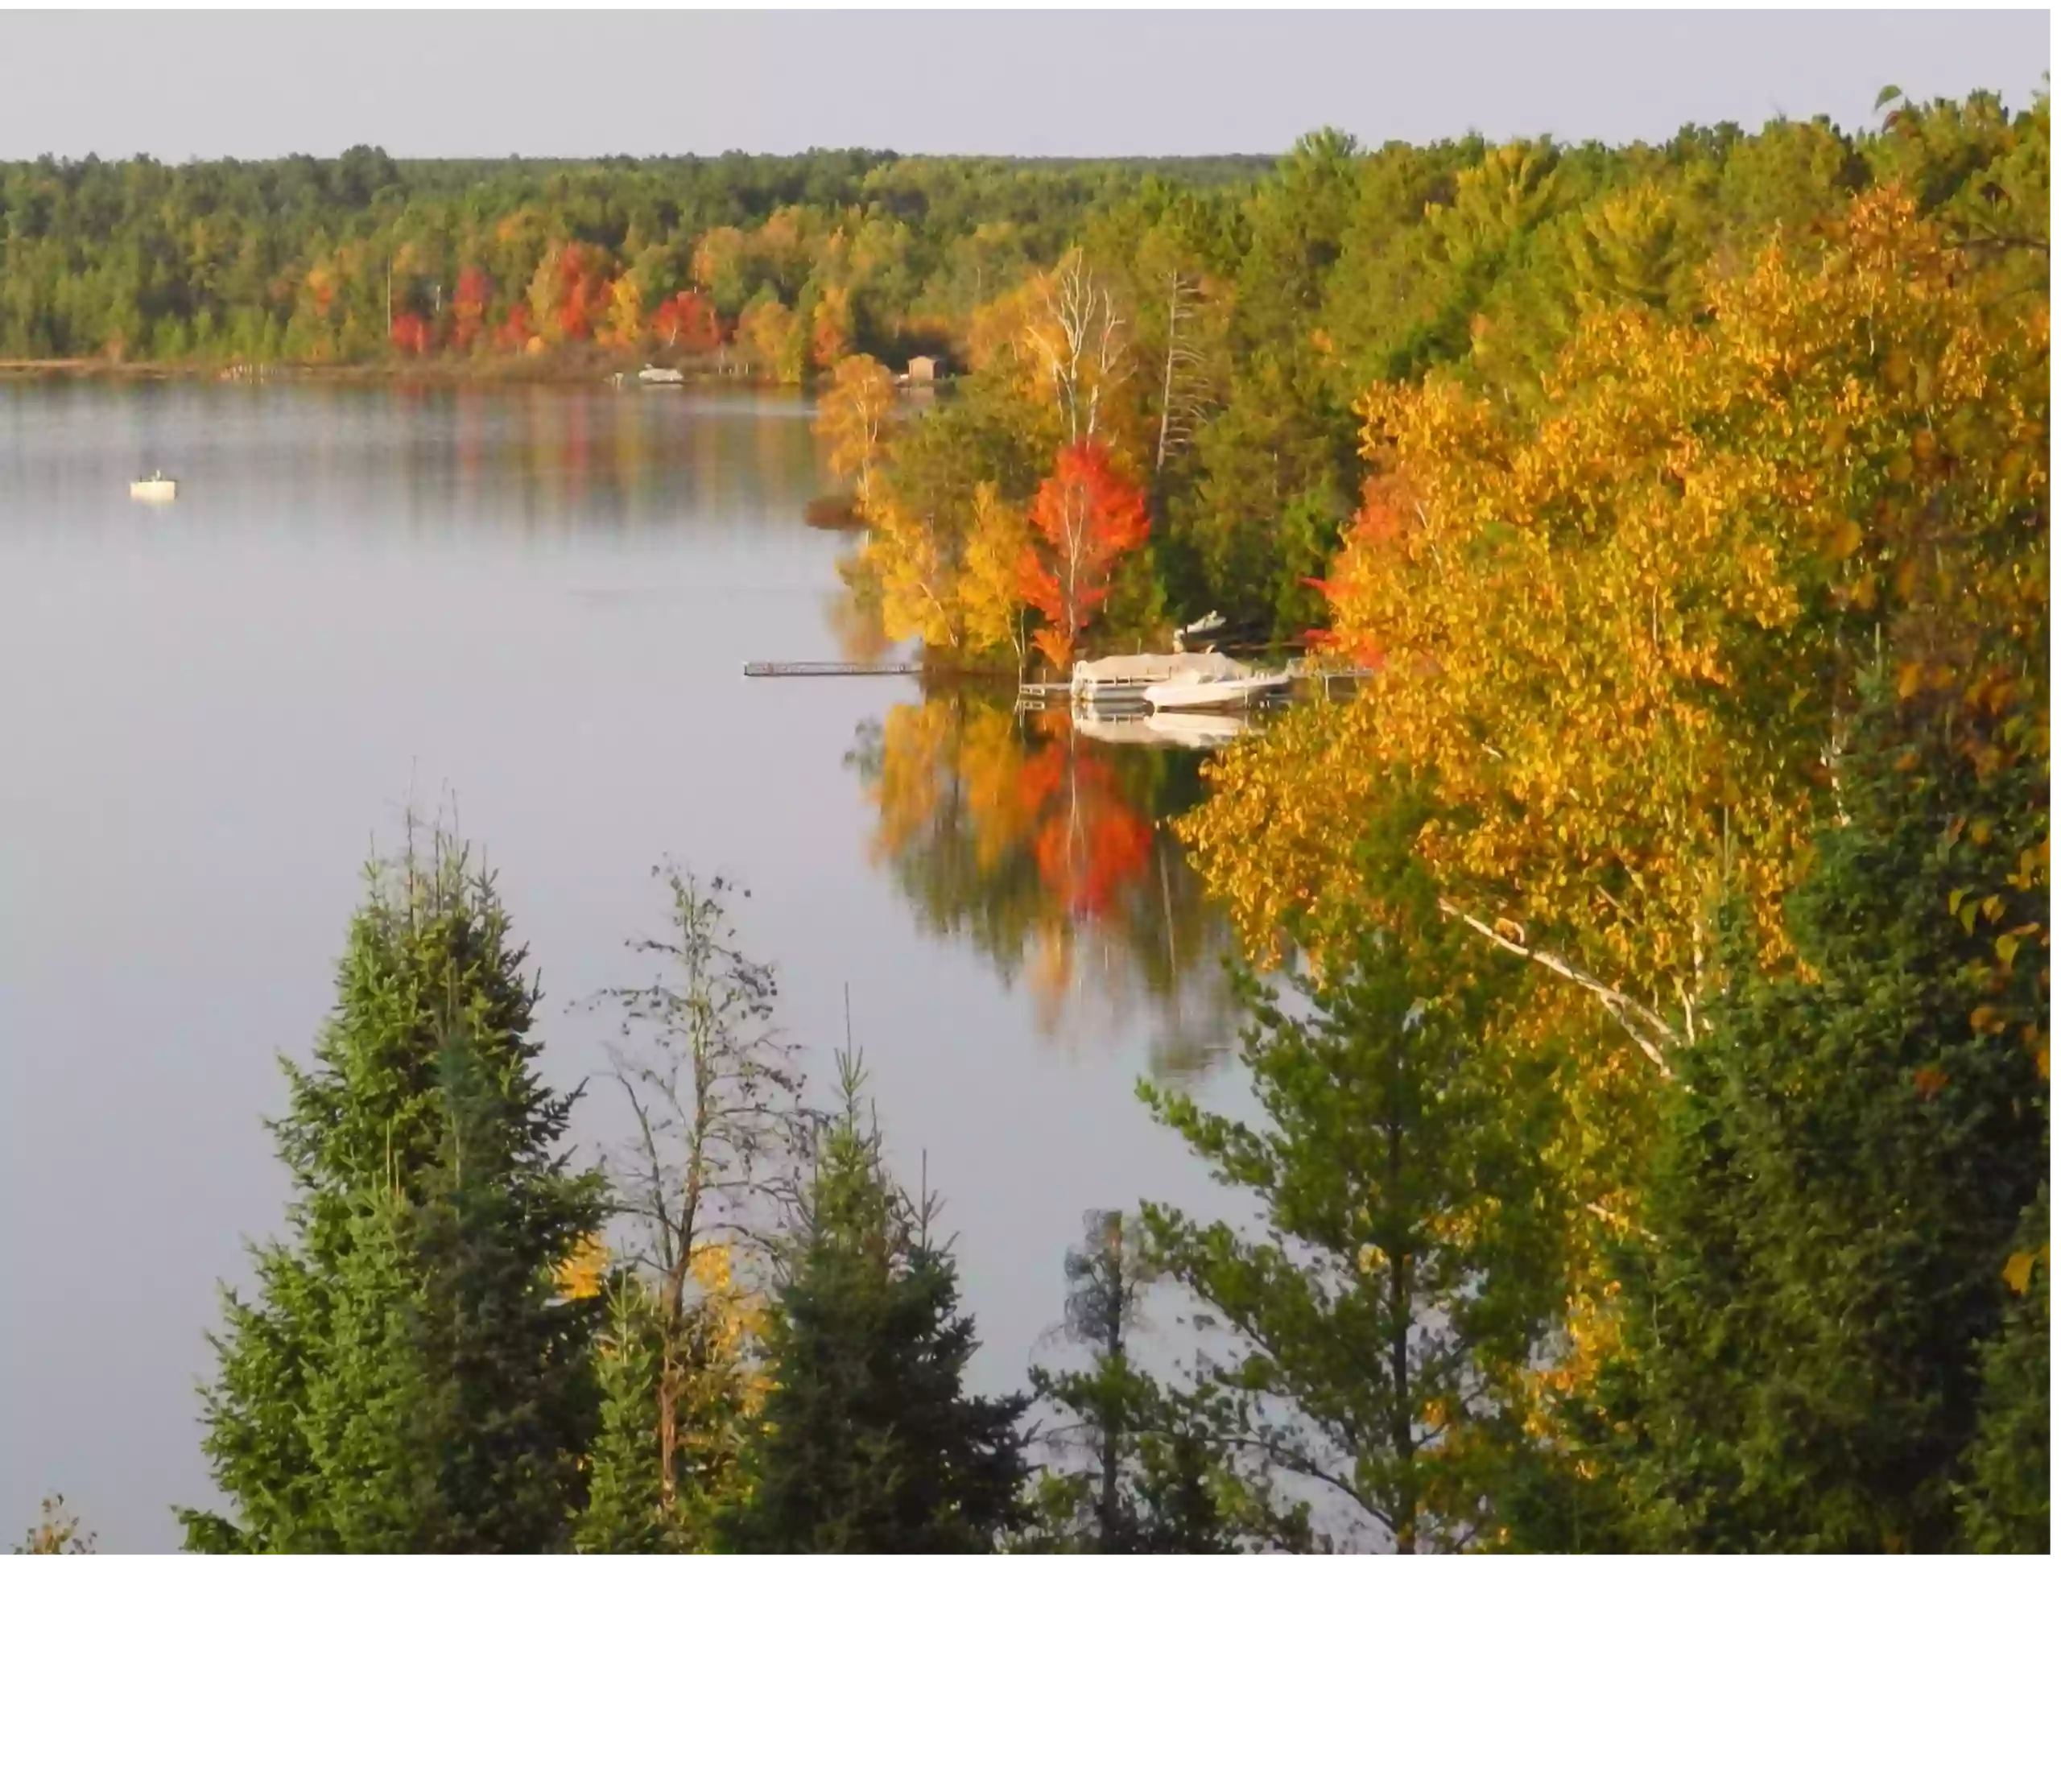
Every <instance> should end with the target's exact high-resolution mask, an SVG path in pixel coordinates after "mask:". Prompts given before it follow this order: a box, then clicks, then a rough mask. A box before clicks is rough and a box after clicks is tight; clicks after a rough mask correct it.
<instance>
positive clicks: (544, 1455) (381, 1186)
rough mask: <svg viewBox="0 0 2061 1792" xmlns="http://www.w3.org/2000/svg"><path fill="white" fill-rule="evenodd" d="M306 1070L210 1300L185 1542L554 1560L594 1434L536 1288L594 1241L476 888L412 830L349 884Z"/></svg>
mask: <svg viewBox="0 0 2061 1792" xmlns="http://www.w3.org/2000/svg"><path fill="white" fill-rule="evenodd" d="M367 882H368V889H367V894H366V901H365V902H364V904H363V906H361V909H360V910H359V911H358V913H357V915H356V916H355V918H354V919H353V922H352V924H351V930H350V937H349V944H348V946H347V948H346V950H345V956H344V958H343V960H342V962H341V964H340V966H339V968H338V972H337V1005H336V1007H335V1009H334V1010H332V1014H331V1015H330V1017H329V1018H328V1020H327V1022H325V1023H324V1026H323V1029H322V1031H321V1034H320V1038H319V1039H318V1042H317V1044H316V1053H315V1062H314V1064H313V1066H312V1067H311V1068H308V1069H301V1068H298V1067H295V1066H293V1065H291V1064H287V1065H286V1066H285V1069H286V1072H287V1081H288V1086H289V1092H290V1096H289V1103H288V1109H287V1115H286V1117H284V1118H283V1120H281V1121H277V1122H275V1123H274V1125H273V1131H274V1133H275V1137H276V1138H277V1139H278V1141H279V1152H280V1156H281V1158H282V1159H283V1162H285V1163H286V1164H287V1167H288V1169H289V1170H290V1171H291V1174H292V1175H293V1179H294V1181H295V1186H296V1189H297V1191H298V1192H297V1195H296V1197H295V1200H294V1201H293V1203H292V1204H291V1207H290V1208H289V1209H288V1212H287V1227H288V1235H289V1236H288V1237H287V1240H286V1241H283V1242H274V1243H271V1244H268V1245H265V1246H263V1247H262V1248H260V1249H258V1250H256V1251H255V1252H254V1258H255V1262H256V1267H257V1271H258V1289H257V1292H256V1294H255V1296H254V1298H253V1299H244V1298H242V1297H241V1296H238V1295H236V1294H225V1297H224V1311H225V1321H226V1324H225V1332H224V1333H223V1334H222V1335H221V1336H220V1337H218V1338H217V1339H216V1340H214V1342H215V1345H216V1349H217V1356H218V1358H219V1369H218V1373H217V1380H216V1381H215V1383H214V1385H213V1386H212V1387H211V1388H210V1389H207V1390H206V1391H205V1394H204V1400H205V1411H206V1422H207V1440H206V1449H207V1452H208V1455H209V1460H210V1461H211V1463H212V1464H213V1468H214V1472H215V1479H216V1483H217V1486H218V1487H220V1489H221V1491H222V1492H223V1493H224V1494H225V1495H226V1496H227V1497H228V1498H229V1501H231V1502H232V1503H233V1507H234V1515H233V1517H230V1516H224V1515H222V1514H220V1513H200V1512H188V1513H183V1514H182V1517H184V1521H185V1523H186V1526H187V1534H188V1546H189V1547H191V1548H193V1549H197V1550H244V1551H261V1552H277V1551H308V1550H367V1551H369V1550H411V1551H422V1550H546V1549H551V1548H556V1547H560V1546H563V1544H564V1542H565V1541H566V1538H567V1527H568V1522H569V1520H570V1516H571V1514H572V1512H573V1510H574V1509H576V1506H577V1505H578V1504H579V1498H580V1480H579V1464H580V1460H581V1458H582V1457H583V1455H584V1453H585V1451H586V1450H587V1447H588V1445H589V1437H590V1434H591V1431H592V1427H593V1387H592V1385H591V1379H590V1369H589V1361H588V1352H587V1344H588V1335H589V1332H590V1330H591V1328H592V1325H593V1310H594V1308H595V1306H596V1303H594V1302H593V1301H590V1300H589V1301H579V1300H568V1299H562V1298H560V1295H559V1294H558V1293H557V1291H556V1288H555V1286H554V1281H553V1276H554V1271H555V1270H556V1268H557V1266H559V1265H560V1263H561V1262H562V1261H564V1259H565V1258H566V1257H568V1256H569V1255H570V1254H571V1253H572V1251H573V1249H575V1247H576V1245H577V1244H578V1243H579V1241H580V1240H581V1239H582V1238H583V1237H585V1236H586V1235H587V1234H588V1233H590V1232H591V1231H592V1230H593V1228H595V1226H596V1225H597V1223H598V1218H599V1204H598V1199H597V1190H596V1188H595V1187H594V1185H593V1181H592V1179H589V1178H585V1177H581V1176H576V1175H572V1173H571V1172H570V1171H569V1169H568V1162H567V1158H566V1156H565V1154H564V1153H563V1152H562V1151H561V1150H560V1139H561V1138H562V1136H563V1135H564V1131H565V1129H566V1125H567V1122H568V1115H569V1112H570V1109H571V1106H572V1102H571V1099H570V1098H569V1097H566V1096H558V1095H556V1094H554V1093H552V1092H551V1091H550V1090H548V1089H547V1088H545V1086H544V1085H543V1083H542V1082H541V1080H539V1078H538V1077H537V1076H536V1074H535V1069H534V1063H535V1058H536V1055H537V1054H538V1051H539V1049H540V1048H539V1045H538V1044H537V1043H536V1042H535V1039H534V1038H532V1037H531V1028H532V1022H533V1017H534V1014H535V1004H536V1001H537V999H538V989H537V986H536V985H535V982H534V981H526V980H525V978H524V977H523V975H522V964H523V959H524V956H525V955H524V952H523V951H522V948H519V947H517V946H515V945H514V944H513V943H512V942H511V941H510V939H509V936H508V919H507V915H506V911H505V910H504V909H503V908H502V905H501V902H500V900H499V898H498V896H497V894H495V891H494V886H493V883H492V882H491V880H490V879H489V877H486V876H485V874H484V873H481V872H479V871H477V870H476V869H474V868H473V866H472V865H471V864H470V862H469V856H468V854H467V853H466V852H465V849H463V848H461V847H460V846H459V845H457V844H456V843H454V842H453V841H452V840H448V839H447V838H446V837H444V836H443V835H442V834H441V833H439V834H437V835H436V836H435V837H434V838H433V839H432V840H431V841H430V843H429V850H428V853H427V858H426V859H424V858H421V857H418V856H417V853H416V849H415V841H414V836H413V829H412V827H411V837H410V844H409V849H408V851H407V854H406V855H405V856H404V857H403V860H402V861H400V863H399V865H390V866H384V867H381V866H375V867H374V868H372V869H371V870H370V872H369V873H368V879H367Z"/></svg>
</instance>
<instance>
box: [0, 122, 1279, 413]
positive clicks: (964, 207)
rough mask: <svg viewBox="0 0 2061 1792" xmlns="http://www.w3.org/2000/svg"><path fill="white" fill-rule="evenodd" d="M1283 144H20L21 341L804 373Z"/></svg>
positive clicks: (273, 356)
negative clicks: (182, 150) (677, 154)
mask: <svg viewBox="0 0 2061 1792" xmlns="http://www.w3.org/2000/svg"><path fill="white" fill-rule="evenodd" d="M1267 165H1268V159H1266V158H1259V157H1252V158H1243V159H1241V158H1225V159H1218V160H1191V161H1171V162H1163V163H1121V162H1110V163H1069V162H1039V161H975V160H963V161H962V160H945V159H915V158H908V157H901V156H894V155H877V154H869V153H867V152H865V151H835V152H832V151H816V152H812V153H811V154H809V155H802V156H793V157H775V156H747V155H723V156H717V157H708V158H703V157H682V158H679V159H653V160H641V161H639V160H631V159H627V158H623V159H614V160H604V161H601V162H595V163H551V162H538V161H521V160H510V161H507V162H502V163H494V162H455V161H443V162H397V161H395V160H394V159H392V158H390V157H389V156H388V155H386V154H385V153H384V152H383V151H379V150H377V149H370V148H364V147H361V148H357V149H353V150H351V151H347V152H346V153H345V155H342V156H341V157H338V158H337V159H335V160H333V161H317V160H316V159H315V158H313V157H312V156H305V155H303V156H293V157H290V158H287V159H285V160H283V161H277V162H249V163H239V162H206V163H188V164H185V165H184V166H181V167H167V166H164V165H163V164H161V163H156V162H154V161H151V160H150V159H147V158H144V159H137V160H134V161H130V162H101V161H99V160H98V159H94V158H91V157H89V158H88V159H85V161H82V162H62V163H60V162H58V161H56V160H54V159H48V158H46V159H43V160H42V161H39V162H35V163H4V164H0V229H3V230H4V236H5V240H6V254H5V259H4V262H0V357H17V358H25V359H47V358H80V357H85V358H99V357H105V358H106V359H109V360H111V361H159V362H189V363H192V364H195V365H217V364H225V363H229V362H242V363H245V364H261V365H262V364H267V363H274V362H299V363H310V364H316V365H328V364H334V363H338V362H364V361H380V360H382V359H387V358H391V359H394V360H396V361H422V360H423V359H424V358H426V357H435V358H438V359H440V360H444V361H451V360H453V359H459V358H469V359H470V360H472V361H475V362H478V363H482V364H484V363H490V362H493V361H498V360H505V359H506V358H508V357H541V358H542V359H543V361H545V362H546V363H548V362H550V361H553V360H556V359H559V358H561V357H565V356H567V355H568V354H576V352H577V351H578V350H580V349H581V348H583V347H590V348H594V349H604V350H609V351H612V352H613V353H617V354H618V355H620V354H622V353H630V352H636V353H646V352H651V353H659V354H661V355H662V356H663V357H665V358H667V359H669V360H675V361H684V362H688V363H692V362H694V361H699V360H705V359H708V358H712V357H717V356H718V355H720V356H721V359H722V361H723V362H724V364H725V365H729V366H732V367H734V368H736V369H737V370H740V371H744V372H749V373H751V374H754V375H755V376H756V377H758V378H766V379H774V380H791V379H798V378H801V377H802V376H803V374H804V373H805V372H807V371H808V370H812V369H822V368H827V367H828V366H829V365H831V364H832V363H833V362H834V361H836V359H837V357H839V356H840V355H841V354H842V353H845V352H846V351H847V350H848V349H850V348H853V347H857V348H861V349H868V350H870V351H872V352H874V353H900V352H902V351H903V350H905V349H907V348H908V347H910V346H911V345H933V344H938V343H941V342H943V341H947V340H949V339H951V338H952V337H953V336H954V335H955V333H956V332H958V331H959V330H960V329H961V328H963V326H964V321H965V320H966V319H967V318H968V317H969V316H971V315H972V314H973V312H975V311H977V309H978V308H980V307H981V304H983V303H985V302H986V301H987V300H988V299H992V298H993V297H994V296H995V295H997V294H999V293H1001V292H1003V291H1007V290H1009V289H1010V288H1011V287H1014V286H1016V285H1017V284H1018V283H1020V282H1021V281H1022V279H1025V278H1026V276H1027V275H1029V274H1030V273H1031V271H1033V270H1035V269H1036V268H1038V267H1039V266H1044V265H1046V264H1047V263H1048V262H1051V261H1052V260H1053V259H1055V258H1056V257H1057V256H1058V255H1059V254H1060V253H1061V251H1062V250H1064V248H1065V247H1066V246H1067V244H1068V242H1071V241H1072V238H1073V237H1074V236H1075V235H1076V233H1078V231H1079V229H1080V227H1081V225H1082V224H1083V222H1084V220H1085V219H1087V218H1088V217H1091V216H1092V215H1094V214H1096V213H1099V212H1101V211H1103V210H1105V209H1108V208H1109V207H1111V206H1112V205H1114V204H1119V203H1121V202H1122V201H1123V200H1125V199H1126V198H1128V197H1129V196H1133V195H1134V194H1137V193H1138V192H1142V191H1147V190H1157V189H1159V188H1163V187H1164V188H1171V189H1172V190H1179V191H1187V190H1197V191H1201V190H1209V189H1213V188H1220V187H1225V186H1227V185H1242V184H1249V182H1250V181H1251V180H1253V179H1254V178H1255V177H1256V176H1258V175H1260V174H1261V173H1263V172H1264V171H1265V169H1266V167H1267Z"/></svg>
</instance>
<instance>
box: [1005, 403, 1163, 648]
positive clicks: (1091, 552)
mask: <svg viewBox="0 0 2061 1792" xmlns="http://www.w3.org/2000/svg"><path fill="white" fill-rule="evenodd" d="M1031 522H1032V524H1033V526H1035V528H1036V530H1037V531H1038V533H1039V535H1041V536H1042V537H1043V539H1044V547H1043V550H1042V551H1040V550H1039V548H1038V547H1035V546H1032V547H1026V549H1025V551H1024V552H1023V555H1022V560H1021V563H1020V564H1021V568H1022V572H1021V576H1022V588H1023V596H1024V600H1025V601H1026V602H1027V603H1029V604H1030V605H1031V606H1032V607H1033V608H1034V609H1037V610H1038V611H1039V612H1040V613H1042V614H1043V616H1044V617H1045V625H1046V626H1044V627H1043V628H1041V629H1039V630H1038V631H1037V632H1036V634H1035V635H1034V636H1033V637H1032V638H1033V640H1034V641H1035V642H1036V643H1037V645H1038V646H1039V649H1040V650H1041V651H1043V653H1044V654H1045V655H1046V657H1047V659H1050V660H1051V662H1052V663H1053V664H1054V665H1055V666H1058V667H1066V666H1068V665H1071V664H1072V661H1073V656H1074V652H1075V650H1076V647H1077V646H1079V644H1080V635H1081V631H1082V630H1084V629H1085V628H1086V627H1087V626H1088V622H1089V621H1090V620H1091V619H1092V617H1093V616H1094V614H1095V613H1096V612H1097V610H1098V609H1101V607H1102V605H1104V604H1105V602H1106V601H1108V599H1109V577H1110V574H1111V572H1112V571H1113V568H1114V567H1115V565H1116V563H1117V561H1118V560H1120V559H1122V557H1123V556H1124V555H1126V554H1128V553H1130V551H1132V550H1133V549H1134V548H1136V547H1141V546H1142V545H1143V543H1144V541H1145V538H1146V535H1147V533H1148V532H1149V530H1150V523H1149V522H1148V521H1147V519H1146V511H1145V494H1144V493H1142V491H1140V490H1139V489H1138V487H1137V485H1134V484H1133V483H1132V481H1130V480H1129V479H1128V478H1126V477H1125V476H1124V475H1123V473H1121V472H1120V471H1118V469H1117V467H1116V466H1115V465H1113V463H1112V462H1111V460H1110V459H1109V450H1108V449H1107V448H1104V447H1103V446H1102V445H1101V443H1099V442H1093V441H1083V442H1075V443H1072V444H1069V445H1068V446H1067V447H1065V448H1061V449H1060V450H1059V456H1058V458H1057V459H1056V460H1055V461H1054V463H1053V465H1052V470H1051V473H1049V474H1048V475H1047V477H1046V479H1045V481H1044V483H1043V485H1040V486H1039V488H1038V495H1037V497H1036V498H1035V500H1034V501H1033V502H1032V503H1031Z"/></svg>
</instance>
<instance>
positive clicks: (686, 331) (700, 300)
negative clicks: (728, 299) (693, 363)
mask: <svg viewBox="0 0 2061 1792" xmlns="http://www.w3.org/2000/svg"><path fill="white" fill-rule="evenodd" d="M651 328H652V331H653V332H654V333H655V335H656V336H657V337H658V338H659V341H661V342H663V343H664V344H665V345H666V346H667V348H668V349H684V350H686V351H687V352H688V353H690V354H703V353H708V351H709V350H710V349H714V348H717V347H718V346H719V345H721V342H722V340H723V330H722V324H721V321H720V320H718V319H717V316H716V308H715V307H714V306H713V305H712V304H710V303H708V300H707V299H705V298H704V297H703V296H702V295H700V293H698V292H695V291H686V292H676V293H675V294H674V295H672V297H671V298H670V299H667V300H665V301H664V303H662V304H661V305H660V306H659V308H658V309H657V310H656V311H655V312H653V313H652V314H651Z"/></svg>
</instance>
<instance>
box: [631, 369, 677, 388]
mask: <svg viewBox="0 0 2061 1792" xmlns="http://www.w3.org/2000/svg"><path fill="white" fill-rule="evenodd" d="M637 378H638V382H639V383H640V384H642V385H645V386H684V385H686V384H687V375H686V374H683V373H682V372H681V371H680V370H679V369H678V368H677V367H640V368H638V370H637Z"/></svg>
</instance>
